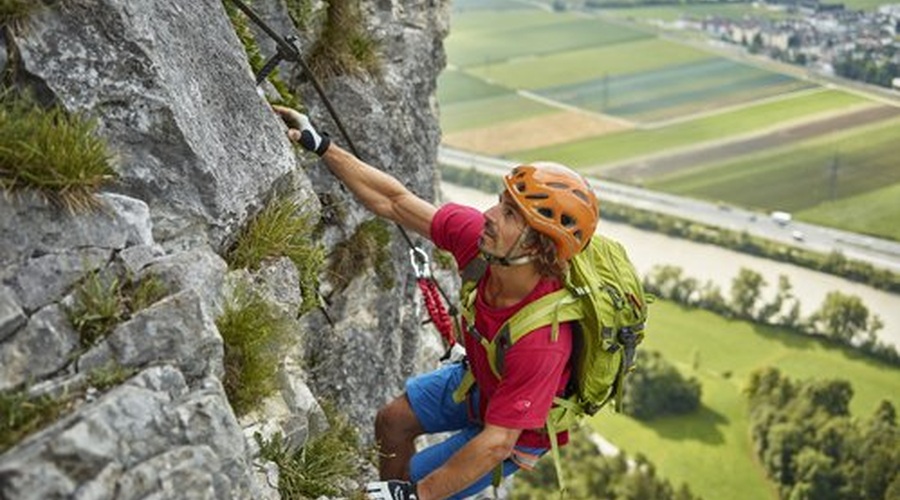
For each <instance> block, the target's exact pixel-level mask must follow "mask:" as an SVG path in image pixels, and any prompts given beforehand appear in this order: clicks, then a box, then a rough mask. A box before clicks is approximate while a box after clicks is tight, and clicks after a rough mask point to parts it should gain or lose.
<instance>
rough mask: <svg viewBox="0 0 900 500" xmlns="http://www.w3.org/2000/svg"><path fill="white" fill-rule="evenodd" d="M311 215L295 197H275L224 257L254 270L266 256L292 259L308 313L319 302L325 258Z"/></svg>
mask: <svg viewBox="0 0 900 500" xmlns="http://www.w3.org/2000/svg"><path fill="white" fill-rule="evenodd" d="M312 217H313V214H312V213H309V212H305V211H303V210H302V208H301V207H300V205H298V204H297V203H296V202H294V201H293V200H290V199H288V198H284V197H275V198H273V199H272V200H271V201H270V202H269V203H268V205H266V207H265V208H264V209H263V210H262V212H260V213H259V214H258V215H257V216H256V217H255V218H254V219H253V220H251V221H250V222H249V223H248V224H247V226H246V227H245V228H244V229H243V230H242V231H241V234H240V235H239V236H238V239H237V241H236V242H235V244H234V245H233V246H232V248H231V249H230V250H229V251H228V252H227V253H226V255H225V260H226V261H227V262H228V265H229V266H230V267H231V268H232V269H238V268H249V269H251V270H254V269H258V268H259V266H260V265H261V264H262V263H263V262H264V261H265V260H267V259H273V258H277V257H287V258H289V259H291V262H293V263H294V266H296V267H297V271H298V272H299V273H300V291H301V292H302V294H303V307H302V309H301V313H305V312H308V311H310V310H312V309H313V308H315V307H316V306H318V304H319V301H318V288H319V279H318V274H319V270H320V269H321V267H322V263H323V262H324V258H325V257H324V255H325V254H324V251H323V249H322V247H321V246H320V245H318V244H316V243H315V241H314V239H313V232H314V230H315V225H314V223H313V220H312Z"/></svg>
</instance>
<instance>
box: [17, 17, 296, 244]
mask: <svg viewBox="0 0 900 500" xmlns="http://www.w3.org/2000/svg"><path fill="white" fill-rule="evenodd" d="M13 43H14V44H15V45H16V47H17V48H18V50H19V51H20V53H21V59H22V66H23V69H24V72H25V73H26V75H27V78H25V77H22V80H23V82H24V81H28V82H34V81H38V82H40V84H41V85H40V86H41V87H43V88H46V89H48V90H49V92H51V93H52V96H50V97H53V98H55V100H57V101H58V102H61V103H62V104H63V105H64V106H65V107H66V108H67V109H69V110H72V111H78V112H86V113H88V114H90V115H93V116H96V117H97V118H98V120H99V128H100V133H101V134H102V135H103V136H105V137H106V138H108V139H109V142H110V143H111V145H112V146H113V147H114V149H115V150H116V151H117V152H118V155H119V157H120V162H119V166H118V171H119V173H120V175H121V180H122V182H123V185H124V189H125V190H126V192H127V193H129V194H131V195H133V196H135V197H137V198H140V199H143V200H145V201H147V203H148V204H149V205H150V207H151V209H152V214H153V221H154V232H155V237H156V239H157V241H160V242H162V243H166V242H167V240H173V239H177V240H179V241H180V243H178V245H180V246H181V247H185V246H193V245H194V244H196V243H197V242H199V241H203V240H208V241H209V242H210V243H211V244H212V245H213V246H214V247H219V246H220V245H221V244H222V243H223V241H224V240H225V239H226V238H227V237H228V236H229V235H230V234H231V233H232V232H233V231H234V229H235V228H236V227H237V226H238V225H240V224H241V223H242V222H243V220H244V219H246V217H247V214H248V211H249V209H250V208H251V207H253V206H258V203H259V195H260V194H261V193H263V192H264V191H266V190H267V189H268V188H269V187H270V186H271V184H272V182H273V181H275V180H276V179H277V178H278V177H280V176H282V175H284V174H286V173H287V172H288V171H289V170H290V169H292V168H294V166H295V163H296V160H295V158H294V155H293V152H292V150H291V147H290V146H289V144H288V142H287V140H286V139H285V135H284V131H283V128H282V126H281V125H280V124H279V122H278V120H277V119H276V118H275V116H274V114H273V113H272V112H271V111H270V110H269V109H268V107H267V105H266V104H265V102H264V101H263V100H262V99H261V98H260V97H259V96H258V95H257V93H256V90H255V87H254V85H253V80H252V78H251V76H250V70H249V66H248V65H247V62H246V57H245V55H244V52H243V48H242V47H241V46H240V44H239V42H238V40H237V38H236V36H235V35H234V32H233V30H232V27H231V25H230V24H229V22H228V19H227V17H226V16H225V15H224V10H223V7H222V4H221V2H220V1H219V0H200V1H196V2H182V1H179V0H147V1H142V2H131V1H127V0H102V1H96V2H63V3H58V4H54V7H52V8H48V9H44V10H43V11H42V12H41V14H40V15H39V16H37V17H36V18H35V19H33V20H32V21H31V22H30V25H29V29H28V30H23V31H22V33H20V34H17V35H16V36H14V37H13ZM171 244H172V245H175V243H174V242H171Z"/></svg>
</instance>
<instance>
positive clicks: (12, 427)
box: [0, 365, 137, 454]
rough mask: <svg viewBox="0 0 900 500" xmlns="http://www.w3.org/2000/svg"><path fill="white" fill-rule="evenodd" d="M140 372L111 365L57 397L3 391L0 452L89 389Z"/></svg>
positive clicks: (67, 408) (55, 417)
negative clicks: (84, 382)
mask: <svg viewBox="0 0 900 500" xmlns="http://www.w3.org/2000/svg"><path fill="white" fill-rule="evenodd" d="M136 372H137V370H136V369H134V368H127V367H122V366H119V365H109V366H105V367H102V368H98V369H96V370H93V371H91V372H89V373H88V374H87V382H86V384H82V385H79V386H76V387H74V388H72V389H71V390H70V391H68V392H65V393H64V394H63V395H62V396H60V397H58V398H54V397H52V396H50V395H41V396H33V395H29V394H28V391H27V389H21V390H15V391H0V454H2V453H3V452H5V451H6V450H8V449H10V448H12V447H13V446H15V445H16V444H17V443H18V442H20V441H21V440H22V439H24V438H25V437H27V436H28V435H30V434H33V433H34V432H37V431H39V430H41V429H43V428H44V427H46V426H47V425H49V424H51V423H53V422H55V421H57V420H59V418H60V417H62V415H63V414H64V413H66V412H69V411H70V410H71V409H72V408H74V407H75V406H76V405H77V404H78V403H79V401H80V400H81V399H83V398H84V396H85V394H87V391H88V389H89V388H94V389H97V390H99V391H106V390H108V389H110V388H112V387H115V386H117V385H119V384H121V383H122V382H124V381H125V380H126V379H128V378H129V377H131V376H132V375H134V374H135V373H136Z"/></svg>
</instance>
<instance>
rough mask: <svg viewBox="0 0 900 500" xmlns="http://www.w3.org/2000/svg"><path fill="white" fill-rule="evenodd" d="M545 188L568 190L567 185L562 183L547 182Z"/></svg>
mask: <svg viewBox="0 0 900 500" xmlns="http://www.w3.org/2000/svg"><path fill="white" fill-rule="evenodd" d="M547 186H549V187H552V188H553V189H569V185H568V184H564V183H562V182H548V183H547Z"/></svg>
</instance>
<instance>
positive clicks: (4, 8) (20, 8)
mask: <svg viewBox="0 0 900 500" xmlns="http://www.w3.org/2000/svg"><path fill="white" fill-rule="evenodd" d="M41 7H43V4H42V3H41V2H38V1H37V0H0V27H2V26H6V25H11V26H16V25H18V24H20V23H21V22H22V21H24V20H26V19H28V18H29V17H30V16H31V15H32V14H33V13H34V12H36V11H37V10H38V9H39V8H41Z"/></svg>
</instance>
